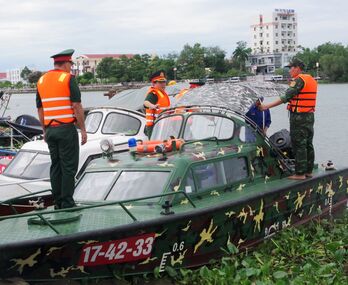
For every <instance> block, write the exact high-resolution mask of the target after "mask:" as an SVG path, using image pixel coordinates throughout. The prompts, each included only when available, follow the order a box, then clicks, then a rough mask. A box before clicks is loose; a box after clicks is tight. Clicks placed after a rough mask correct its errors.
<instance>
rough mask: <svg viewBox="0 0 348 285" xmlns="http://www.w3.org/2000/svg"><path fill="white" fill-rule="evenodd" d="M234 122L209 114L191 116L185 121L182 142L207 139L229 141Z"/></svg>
mask: <svg viewBox="0 0 348 285" xmlns="http://www.w3.org/2000/svg"><path fill="white" fill-rule="evenodd" d="M233 131H234V122H233V121H232V120H231V119H229V118H226V117H221V116H218V115H211V114H209V115H208V114H193V115H190V116H189V117H188V118H187V120H186V125H185V130H184V136H183V139H184V140H200V139H205V138H209V137H216V138H218V139H221V140H224V139H231V138H232V136H233Z"/></svg>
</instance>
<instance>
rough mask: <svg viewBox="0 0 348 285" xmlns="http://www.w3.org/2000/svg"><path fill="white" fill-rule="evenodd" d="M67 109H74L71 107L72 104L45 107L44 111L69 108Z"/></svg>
mask: <svg viewBox="0 0 348 285" xmlns="http://www.w3.org/2000/svg"><path fill="white" fill-rule="evenodd" d="M67 109H72V108H71V106H61V107H49V108H43V110H44V112H46V111H55V110H67Z"/></svg>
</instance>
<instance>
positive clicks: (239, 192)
mask: <svg viewBox="0 0 348 285" xmlns="http://www.w3.org/2000/svg"><path fill="white" fill-rule="evenodd" d="M331 173H333V172H330V174H331ZM325 174H326V176H327V177H328V179H329V176H330V175H329V174H328V172H324V171H323V170H317V171H316V172H315V175H314V177H313V178H312V179H307V180H304V181H293V180H289V179H286V178H283V179H280V180H279V179H277V180H273V181H268V182H267V181H266V182H262V181H260V182H261V183H257V185H252V186H245V187H244V186H243V184H241V185H239V188H240V189H235V190H233V191H227V192H217V191H209V193H207V195H209V197H210V198H209V199H205V198H204V196H203V197H201V199H193V201H194V204H195V205H196V207H197V208H198V209H200V210H201V209H205V208H209V207H213V206H216V205H222V204H224V203H230V202H231V201H235V202H236V203H238V202H241V201H243V200H246V199H248V198H252V197H255V195H256V196H259V195H260V196H261V195H264V194H267V193H270V192H271V191H274V189H284V188H287V187H290V186H293V185H295V184H299V186H300V185H306V184H307V182H308V185H309V186H310V187H313V181H316V178H319V177H320V179H318V181H316V182H315V183H316V184H319V182H320V181H321V183H323V179H322V178H323V177H322V176H323V175H325ZM337 179H338V178H337ZM310 187H309V188H310ZM292 196H294V197H296V195H292ZM212 197H213V199H211V198H212ZM226 201H228V202H226ZM124 206H126V208H127V209H128V210H129V211H130V212H131V214H132V215H134V217H135V218H136V219H137V222H143V221H150V220H153V219H161V218H163V217H167V216H163V215H160V212H161V211H162V207H161V205H158V204H145V203H144V202H134V203H124ZM48 210H50V212H51V214H45V212H48V211H47V210H44V211H39V212H36V213H39V214H41V215H43V216H44V217H46V218H48V220H49V221H51V220H52V219H54V218H57V217H58V218H59V219H66V218H67V219H69V218H74V217H75V218H76V216H80V217H79V219H77V220H75V221H70V222H66V223H62V224H54V228H55V229H56V230H58V232H59V233H56V232H55V231H54V230H53V229H52V228H51V227H49V226H48V225H37V224H28V220H29V219H30V218H33V217H37V215H35V214H32V213H31V214H25V215H19V216H12V217H9V218H6V219H4V220H0V223H1V228H2V234H1V240H0V246H1V245H5V244H10V243H15V242H21V241H27V240H35V239H41V238H50V237H55V236H59V235H71V234H75V233H82V232H88V231H95V230H101V229H108V228H115V227H119V226H123V225H128V224H132V223H133V222H134V221H133V219H132V217H131V216H130V215H128V214H127V213H126V211H125V210H124V209H122V208H121V206H119V205H105V206H101V207H94V208H84V209H81V210H78V208H77V209H76V210H74V211H71V212H68V211H63V212H54V211H52V208H50V209H48ZM171 210H173V211H174V212H175V213H176V214H180V213H188V212H190V211H192V210H194V208H193V206H192V205H191V204H190V203H189V201H188V200H187V198H185V196H184V195H180V198H179V204H177V205H174V206H173V207H172V209H171ZM52 212H53V213H52ZM29 215H31V216H29Z"/></svg>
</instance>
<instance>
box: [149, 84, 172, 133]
mask: <svg viewBox="0 0 348 285" xmlns="http://www.w3.org/2000/svg"><path fill="white" fill-rule="evenodd" d="M150 93H154V94H156V95H157V98H158V100H157V105H159V108H158V109H156V110H154V109H150V108H146V110H145V112H146V126H148V127H152V126H153V124H154V122H155V120H156V118H157V117H158V115H159V114H160V113H161V112H162V111H163V110H164V109H167V108H169V107H170V100H169V97H168V95H167V93H166V92H165V91H164V90H160V89H158V88H155V87H150V89H149V91H148V92H147V94H150Z"/></svg>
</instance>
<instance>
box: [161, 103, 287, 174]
mask: <svg viewBox="0 0 348 285" xmlns="http://www.w3.org/2000/svg"><path fill="white" fill-rule="evenodd" d="M177 108H180V110H182V108H184V110H186V111H189V110H190V109H193V108H199V111H201V112H210V113H211V112H213V111H216V112H217V113H220V114H221V113H222V112H224V114H226V115H227V114H228V113H230V114H233V115H235V116H237V117H240V119H243V120H244V121H246V122H247V123H248V124H250V125H252V126H253V127H254V128H255V130H256V131H257V132H258V133H259V134H260V135H261V136H262V137H263V138H264V140H265V142H266V143H267V144H268V145H269V146H270V147H271V149H272V150H273V151H274V152H275V153H276V154H277V155H278V157H279V158H280V159H281V160H282V162H283V164H284V166H285V168H286V169H287V170H288V171H290V172H292V169H291V167H290V166H289V165H288V163H287V162H286V160H287V159H289V158H288V157H287V156H286V155H284V153H283V152H282V151H281V150H280V149H279V148H278V147H277V146H276V145H274V143H272V142H271V141H270V139H269V138H268V137H267V136H265V135H264V133H263V132H262V130H261V129H260V128H259V127H258V126H257V124H256V123H255V122H254V121H252V120H251V119H250V118H248V117H247V116H245V115H244V114H243V113H241V112H240V111H239V110H233V109H230V108H227V107H223V106H211V105H189V106H176V107H172V108H169V109H166V110H165V111H163V112H161V113H160V114H159V116H158V118H157V120H158V119H160V118H161V117H163V116H165V115H172V114H173V113H175V110H176V109H177ZM196 142H197V141H196Z"/></svg>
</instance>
